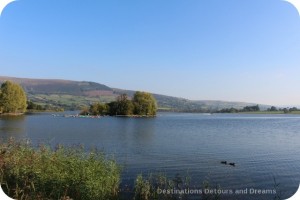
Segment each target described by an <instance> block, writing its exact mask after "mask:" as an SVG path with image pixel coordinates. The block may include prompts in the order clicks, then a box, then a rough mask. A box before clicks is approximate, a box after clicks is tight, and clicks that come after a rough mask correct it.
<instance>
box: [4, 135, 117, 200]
mask: <svg viewBox="0 0 300 200" xmlns="http://www.w3.org/2000/svg"><path fill="white" fill-rule="evenodd" d="M0 154H1V155H0V181H1V186H2V188H3V190H4V191H5V193H6V194H7V195H8V196H10V197H12V198H14V199H22V200H27V199H28V200H29V199H64V200H66V199H79V200H80V199H82V200H88V199H115V198H116V197H117V195H118V189H119V183H120V167H119V166H118V165H117V164H116V162H115V161H113V160H107V159H105V157H104V155H103V154H102V153H100V152H98V151H97V150H93V151H90V152H89V153H86V152H85V151H84V149H83V148H82V147H76V148H67V147H64V146H57V148H55V149H54V150H52V149H51V148H49V147H47V146H44V145H41V146H40V147H39V148H38V149H35V148H33V147H31V145H29V144H28V143H27V142H16V141H15V140H10V141H8V142H7V143H3V144H1V145H0Z"/></svg>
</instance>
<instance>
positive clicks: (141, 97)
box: [132, 92, 157, 116]
mask: <svg viewBox="0 0 300 200" xmlns="http://www.w3.org/2000/svg"><path fill="white" fill-rule="evenodd" d="M132 102H133V105H134V114H136V115H151V116H154V115H156V110H157V104H156V100H155V99H154V97H153V96H152V95H151V94H150V93H147V92H136V93H135V94H134V96H133V99H132Z"/></svg>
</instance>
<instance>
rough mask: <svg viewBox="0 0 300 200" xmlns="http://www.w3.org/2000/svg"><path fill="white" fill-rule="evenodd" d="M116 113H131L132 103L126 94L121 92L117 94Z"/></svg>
mask: <svg viewBox="0 0 300 200" xmlns="http://www.w3.org/2000/svg"><path fill="white" fill-rule="evenodd" d="M115 106H116V110H115V113H116V115H132V114H133V104H132V102H131V101H130V100H129V99H128V96H127V95H126V94H121V95H120V96H118V98H117V101H116V105H115Z"/></svg>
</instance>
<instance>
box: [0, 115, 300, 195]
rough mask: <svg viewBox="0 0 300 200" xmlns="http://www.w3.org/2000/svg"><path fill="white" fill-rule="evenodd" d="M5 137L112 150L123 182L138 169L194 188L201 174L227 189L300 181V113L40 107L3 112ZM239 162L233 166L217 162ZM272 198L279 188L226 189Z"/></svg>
mask: <svg viewBox="0 0 300 200" xmlns="http://www.w3.org/2000/svg"><path fill="white" fill-rule="evenodd" d="M0 137H1V138H2V139H7V138H9V137H15V138H29V139H30V140H31V141H32V142H33V143H34V144H38V143H49V144H51V145H56V144H58V143H61V144H67V145H72V144H83V145H84V146H85V147H95V146H96V147H98V148H99V149H102V150H103V151H104V152H105V153H106V154H107V155H110V156H113V157H114V158H115V159H116V160H117V161H118V162H119V163H120V164H122V165H123V166H124V169H123V177H124V180H123V184H125V183H126V184H129V185H130V184H131V185H132V184H133V182H134V178H135V177H136V175H137V174H139V173H143V174H149V173H151V172H163V173H166V174H167V175H169V176H170V177H174V176H175V175H176V174H180V175H181V176H186V175H188V176H189V177H191V179H192V185H193V187H194V188H199V189H201V187H202V186H203V185H202V183H203V181H204V180H208V181H209V182H210V183H211V184H212V185H216V184H219V185H220V186H221V188H222V189H224V190H225V189H233V190H236V189H248V192H249V189H250V188H255V189H262V190H264V189H274V178H275V179H276V182H277V183H279V187H278V190H277V192H278V193H279V192H281V197H282V198H283V199H284V198H288V197H290V196H292V195H293V194H294V193H295V192H296V190H297V188H298V186H299V181H300V170H299V169H300V115H246V114H242V115H239V114H214V115H204V114H176V113H175V114H174V113H160V114H159V115H158V117H156V118H149V119H145V118H116V117H103V118H100V119H84V118H64V117H53V116H52V115H51V114H36V115H27V116H21V117H14V118H12V117H9V118H8V117H2V118H0ZM222 160H227V161H229V162H235V163H236V166H235V167H232V166H229V165H222V164H220V161H222ZM224 198H225V199H226V198H228V199H273V198H274V195H263V196H262V195H250V194H249V193H248V195H240V196H235V197H234V198H233V197H232V196H226V195H225V196H224Z"/></svg>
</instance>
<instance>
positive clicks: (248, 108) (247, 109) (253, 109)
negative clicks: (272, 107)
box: [217, 105, 260, 113]
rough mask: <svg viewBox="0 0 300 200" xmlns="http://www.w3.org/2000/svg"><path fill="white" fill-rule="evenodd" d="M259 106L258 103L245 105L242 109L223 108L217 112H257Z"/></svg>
mask: <svg viewBox="0 0 300 200" xmlns="http://www.w3.org/2000/svg"><path fill="white" fill-rule="evenodd" d="M258 111H260V108H259V106H258V105H256V106H246V107H244V108H242V109H237V108H224V109H222V110H219V111H217V113H238V112H258Z"/></svg>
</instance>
